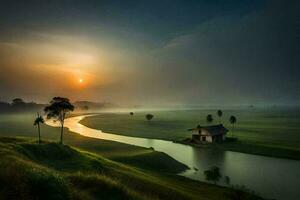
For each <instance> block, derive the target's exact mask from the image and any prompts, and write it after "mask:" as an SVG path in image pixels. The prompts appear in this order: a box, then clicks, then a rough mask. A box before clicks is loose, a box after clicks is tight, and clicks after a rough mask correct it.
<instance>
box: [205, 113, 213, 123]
mask: <svg viewBox="0 0 300 200" xmlns="http://www.w3.org/2000/svg"><path fill="white" fill-rule="evenodd" d="M213 120H214V119H213V117H212V115H211V114H209V115H207V116H206V122H207V123H212V122H213Z"/></svg>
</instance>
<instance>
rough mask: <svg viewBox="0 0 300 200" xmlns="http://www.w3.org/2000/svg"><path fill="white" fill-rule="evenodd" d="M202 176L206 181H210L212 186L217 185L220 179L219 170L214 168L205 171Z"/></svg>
mask: <svg viewBox="0 0 300 200" xmlns="http://www.w3.org/2000/svg"><path fill="white" fill-rule="evenodd" d="M204 175H205V179H206V180H207V181H212V182H214V184H217V182H218V181H219V180H220V178H221V177H222V175H221V172H220V169H219V168H218V167H216V166H213V167H211V168H210V169H208V170H205V171H204Z"/></svg>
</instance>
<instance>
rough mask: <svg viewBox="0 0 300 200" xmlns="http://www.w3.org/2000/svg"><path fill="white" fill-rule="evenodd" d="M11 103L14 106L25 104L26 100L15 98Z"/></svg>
mask: <svg viewBox="0 0 300 200" xmlns="http://www.w3.org/2000/svg"><path fill="white" fill-rule="evenodd" d="M11 104H12V105H13V106H15V105H23V104H25V102H24V101H23V99H21V98H15V99H13V100H12V103H11Z"/></svg>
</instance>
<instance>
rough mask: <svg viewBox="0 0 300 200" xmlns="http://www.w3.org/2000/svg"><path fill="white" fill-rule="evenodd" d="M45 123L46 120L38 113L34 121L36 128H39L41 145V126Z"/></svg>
mask: <svg viewBox="0 0 300 200" xmlns="http://www.w3.org/2000/svg"><path fill="white" fill-rule="evenodd" d="M43 123H44V119H43V117H42V116H40V114H39V113H37V117H36V118H35V120H34V124H33V125H34V126H37V127H38V134H39V144H40V143H41V130H40V124H43Z"/></svg>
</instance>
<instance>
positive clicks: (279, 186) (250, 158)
mask: <svg viewBox="0 0 300 200" xmlns="http://www.w3.org/2000/svg"><path fill="white" fill-rule="evenodd" d="M84 117H88V116H78V117H72V118H68V119H66V120H65V127H67V128H69V130H70V131H72V132H75V133H78V134H80V135H83V136H87V137H92V138H98V139H103V140H111V141H116V142H121V143H125V144H130V145H136V146H140V147H146V148H150V147H153V148H154V149H155V150H156V151H161V152H164V153H166V154H168V155H169V156H171V157H173V158H174V159H176V160H177V161H179V162H181V163H184V164H185V165H187V166H188V167H190V169H189V170H187V171H185V172H183V173H181V174H180V175H182V176H186V177H188V178H191V179H196V180H201V181H205V180H204V176H203V171H204V170H206V169H208V168H209V167H211V166H213V165H216V166H218V167H219V168H220V169H221V173H222V174H223V175H224V176H229V177H230V181H231V184H238V185H245V186H246V187H247V188H249V189H251V190H254V191H255V192H257V193H258V194H260V195H262V196H263V197H265V198H275V199H279V200H298V199H300V161H297V160H289V159H280V158H272V157H266V156H258V155H251V154H245V153H237V152H231V151H220V150H213V149H200V148H195V147H191V146H188V145H183V144H177V143H173V142H171V141H165V140H156V139H145V138H137V137H129V136H122V135H116V134H110V133H104V132H102V131H101V130H96V129H92V128H88V127H86V126H84V125H82V124H80V123H79V122H80V121H81V120H82V119H83V118H84ZM47 124H48V125H51V126H58V124H57V123H53V122H51V121H48V122H47Z"/></svg>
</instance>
